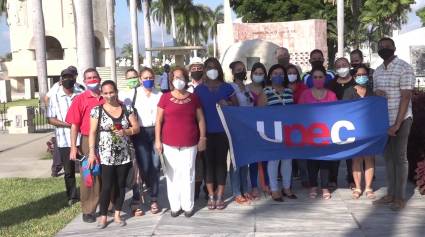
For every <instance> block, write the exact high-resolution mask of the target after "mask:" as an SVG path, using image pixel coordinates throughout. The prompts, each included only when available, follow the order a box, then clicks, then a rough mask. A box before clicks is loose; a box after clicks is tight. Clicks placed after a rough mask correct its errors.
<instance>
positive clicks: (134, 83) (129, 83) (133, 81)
mask: <svg viewBox="0 0 425 237" xmlns="http://www.w3.org/2000/svg"><path fill="white" fill-rule="evenodd" d="M139 85H140V82H139V79H138V78H131V79H128V80H127V86H128V88H130V89H133V88H136V87H138V86H139Z"/></svg>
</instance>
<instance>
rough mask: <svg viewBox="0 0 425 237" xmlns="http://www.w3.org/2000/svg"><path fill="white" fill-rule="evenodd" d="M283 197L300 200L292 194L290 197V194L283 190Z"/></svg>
mask: <svg viewBox="0 0 425 237" xmlns="http://www.w3.org/2000/svg"><path fill="white" fill-rule="evenodd" d="M282 195H283V196H284V197H287V198H289V199H298V197H297V196H296V195H295V194H293V193H291V195H288V194H286V193H285V192H284V191H283V190H282Z"/></svg>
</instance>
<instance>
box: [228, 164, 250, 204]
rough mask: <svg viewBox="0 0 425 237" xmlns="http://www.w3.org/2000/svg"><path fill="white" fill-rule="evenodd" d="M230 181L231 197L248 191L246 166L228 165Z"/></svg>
mask: <svg viewBox="0 0 425 237" xmlns="http://www.w3.org/2000/svg"><path fill="white" fill-rule="evenodd" d="M230 183H231V185H232V192H233V197H237V196H240V195H242V194H244V193H247V192H248V166H247V165H245V166H242V167H238V168H236V170H235V169H234V168H233V165H230Z"/></svg>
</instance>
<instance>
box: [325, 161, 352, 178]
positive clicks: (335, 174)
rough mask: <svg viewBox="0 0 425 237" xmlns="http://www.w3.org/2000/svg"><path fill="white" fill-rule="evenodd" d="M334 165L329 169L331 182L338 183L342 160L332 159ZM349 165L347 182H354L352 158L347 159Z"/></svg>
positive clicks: (346, 162)
mask: <svg viewBox="0 0 425 237" xmlns="http://www.w3.org/2000/svg"><path fill="white" fill-rule="evenodd" d="M331 162H332V165H331V168H330V170H329V182H333V183H338V173H339V163H340V161H339V160H338V161H331ZM345 164H346V166H347V176H346V180H347V183H354V178H353V161H352V160H351V159H347V160H345Z"/></svg>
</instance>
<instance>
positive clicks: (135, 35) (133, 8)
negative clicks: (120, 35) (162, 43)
mask: <svg viewBox="0 0 425 237" xmlns="http://www.w3.org/2000/svg"><path fill="white" fill-rule="evenodd" d="M130 21H131V23H130V25H131V42H132V43H131V44H132V45H133V60H132V63H133V68H134V69H135V70H136V71H139V67H140V66H139V65H140V62H139V40H138V39H139V31H138V28H137V4H136V0H130Z"/></svg>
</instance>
